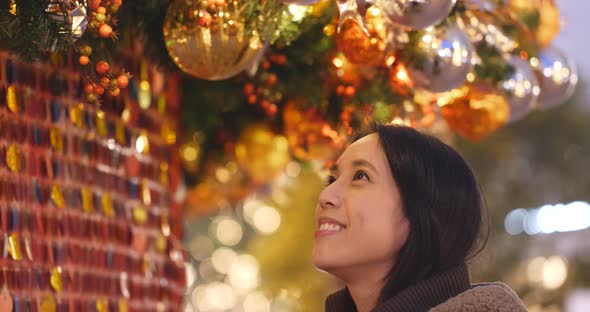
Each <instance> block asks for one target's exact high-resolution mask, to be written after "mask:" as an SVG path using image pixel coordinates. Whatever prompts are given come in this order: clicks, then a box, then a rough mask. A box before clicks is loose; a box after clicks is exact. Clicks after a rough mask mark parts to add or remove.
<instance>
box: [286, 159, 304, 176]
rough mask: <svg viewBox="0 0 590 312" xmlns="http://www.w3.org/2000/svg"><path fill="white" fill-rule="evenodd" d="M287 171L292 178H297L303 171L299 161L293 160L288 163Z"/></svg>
mask: <svg viewBox="0 0 590 312" xmlns="http://www.w3.org/2000/svg"><path fill="white" fill-rule="evenodd" d="M285 172H286V173H287V175H288V176H289V177H290V178H296V177H298V176H299V174H300V173H301V166H300V165H299V164H298V163H296V162H294V161H292V162H290V163H289V164H287V167H286V168H285Z"/></svg>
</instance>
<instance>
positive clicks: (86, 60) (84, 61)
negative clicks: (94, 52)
mask: <svg viewBox="0 0 590 312" xmlns="http://www.w3.org/2000/svg"><path fill="white" fill-rule="evenodd" d="M79 61H80V65H88V63H89V62H90V59H89V58H88V56H86V55H81V56H80V60H79Z"/></svg>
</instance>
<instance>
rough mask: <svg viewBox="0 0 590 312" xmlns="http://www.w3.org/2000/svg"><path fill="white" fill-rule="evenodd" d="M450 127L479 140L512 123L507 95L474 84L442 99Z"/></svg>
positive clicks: (473, 139) (447, 94)
mask: <svg viewBox="0 0 590 312" xmlns="http://www.w3.org/2000/svg"><path fill="white" fill-rule="evenodd" d="M438 103H439V105H441V114H442V116H443V118H444V119H445V120H446V121H447V124H448V125H449V127H450V128H451V129H452V130H453V131H454V132H456V133H458V134H459V135H461V136H462V137H464V138H466V139H468V140H470V141H474V142H475V141H479V140H481V139H482V138H484V137H486V136H488V135H490V134H492V133H494V132H495V131H496V130H497V129H498V128H500V127H502V126H503V125H504V124H506V122H508V119H509V117H510V116H509V115H510V106H509V104H508V101H507V100H506V98H505V97H504V95H503V94H502V93H501V92H500V91H498V90H496V89H494V88H492V87H490V86H489V85H486V84H480V83H474V84H470V85H467V86H463V87H461V88H459V89H455V90H453V91H451V92H447V93H445V94H443V95H441V97H440V98H439V102H438Z"/></svg>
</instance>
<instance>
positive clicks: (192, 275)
mask: <svg viewBox="0 0 590 312" xmlns="http://www.w3.org/2000/svg"><path fill="white" fill-rule="evenodd" d="M184 272H185V274H186V287H191V286H192V285H193V284H194V283H195V281H196V280H197V270H195V267H194V266H193V265H192V264H190V263H188V262H186V263H185V264H184Z"/></svg>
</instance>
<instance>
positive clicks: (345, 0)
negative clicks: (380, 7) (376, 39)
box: [336, 0, 370, 34]
mask: <svg viewBox="0 0 590 312" xmlns="http://www.w3.org/2000/svg"><path fill="white" fill-rule="evenodd" d="M336 3H337V4H338V10H339V11H340V17H339V19H338V31H340V30H341V29H342V26H343V25H344V23H345V22H346V21H347V20H352V21H354V22H356V23H357V24H358V25H359V26H360V27H361V29H362V30H363V31H364V32H365V33H366V34H369V32H368V29H367V27H366V25H365V14H366V13H367V9H368V8H369V6H370V2H369V1H366V0H336Z"/></svg>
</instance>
